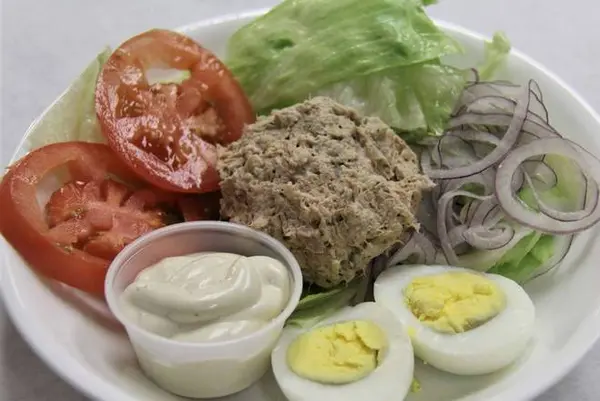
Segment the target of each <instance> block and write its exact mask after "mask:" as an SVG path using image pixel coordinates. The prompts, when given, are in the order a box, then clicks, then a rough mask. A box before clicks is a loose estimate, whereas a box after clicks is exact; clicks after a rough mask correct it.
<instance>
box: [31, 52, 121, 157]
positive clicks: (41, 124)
mask: <svg viewBox="0 0 600 401" xmlns="http://www.w3.org/2000/svg"><path fill="white" fill-rule="evenodd" d="M111 53H112V51H111V49H110V48H106V49H104V50H103V51H102V52H101V53H100V54H98V55H97V56H96V58H95V59H94V60H93V61H92V62H91V63H90V64H89V65H88V66H87V67H86V68H85V70H84V71H83V72H82V73H81V75H80V76H79V77H78V78H77V79H76V80H75V81H74V82H73V83H72V84H71V85H70V86H69V88H68V89H67V90H66V91H65V93H64V94H63V95H62V96H61V97H60V98H59V99H58V100H57V101H56V103H54V104H53V105H52V106H51V107H50V108H49V109H48V111H47V113H46V114H44V115H43V116H42V117H41V120H39V121H38V122H37V125H36V126H35V129H34V130H33V131H32V132H31V135H30V136H29V138H28V145H29V148H30V149H36V148H40V147H42V146H45V145H49V144H51V143H55V142H67V141H86V142H104V138H103V136H102V133H101V131H100V126H99V124H98V120H97V119H96V109H95V104H94V92H95V90H96V81H97V79H98V75H99V74H100V71H101V70H102V66H103V65H104V63H106V60H108V58H109V57H110V55H111Z"/></svg>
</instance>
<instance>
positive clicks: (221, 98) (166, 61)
mask: <svg viewBox="0 0 600 401" xmlns="http://www.w3.org/2000/svg"><path fill="white" fill-rule="evenodd" d="M151 68H163V69H164V68H172V69H177V70H187V71H189V72H190V74H191V76H190V78H188V79H186V80H185V81H183V82H182V83H181V84H175V83H172V84H149V83H148V79H147V74H146V73H147V71H148V70H149V69H151ZM96 114H97V116H98V119H99V121H100V124H101V126H102V131H103V133H104V135H105V136H106V138H107V141H108V144H109V146H110V147H111V148H112V149H113V150H114V151H115V152H116V153H117V154H118V156H119V157H120V158H121V159H122V160H123V161H124V162H125V163H126V164H127V165H128V166H129V167H131V168H132V170H133V171H135V172H136V173H137V174H138V175H139V176H140V177H142V178H144V179H145V180H147V181H148V182H150V183H152V184H154V185H156V186H158V187H160V188H163V189H166V190H169V191H177V192H212V191H214V190H216V189H218V185H219V177H218V173H217V171H216V168H215V164H216V157H217V156H216V146H215V145H216V144H227V143H230V142H232V141H235V140H236V139H238V138H239V137H240V136H241V135H242V130H243V128H244V125H245V124H249V123H252V122H254V121H255V115H254V112H253V111H252V107H251V105H250V103H249V101H248V99H247V98H246V96H245V94H244V92H243V90H242V89H241V87H240V85H239V84H238V82H237V81H236V80H235V78H234V77H233V75H232V74H231V73H230V72H229V70H228V69H227V68H226V67H225V65H223V63H222V62H221V61H220V60H219V59H218V58H217V57H216V56H215V55H214V54H212V53H211V52H210V51H208V50H207V49H204V48H203V47H201V46H200V45H198V44H197V43H196V42H194V41H193V40H192V39H190V38H188V37H187V36H184V35H181V34H179V33H175V32H171V31H166V30H158V29H155V30H151V31H148V32H145V33H142V34H140V35H138V36H135V37H133V38H131V39H129V40H128V41H126V42H125V43H123V44H122V45H121V46H120V47H119V48H118V49H117V50H115V52H114V53H113V54H112V55H111V56H110V58H109V59H108V61H107V62H106V64H105V65H104V67H103V69H102V71H101V73H100V76H99V78H98V83H97V85H96Z"/></svg>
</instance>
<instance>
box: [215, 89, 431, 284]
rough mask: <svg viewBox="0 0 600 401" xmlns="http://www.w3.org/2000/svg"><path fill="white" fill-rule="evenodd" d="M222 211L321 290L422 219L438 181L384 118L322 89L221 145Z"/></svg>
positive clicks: (356, 272) (352, 273)
mask: <svg viewBox="0 0 600 401" xmlns="http://www.w3.org/2000/svg"><path fill="white" fill-rule="evenodd" d="M217 168H218V170H219V174H220V176H221V192H222V196H223V198H222V200H221V214H222V216H223V217H225V218H229V219H230V220H231V221H232V222H236V223H240V224H244V225H247V226H250V227H252V228H254V229H257V230H260V231H263V232H266V233H268V234H269V235H271V236H273V237H275V238H277V239H279V240H280V241H281V242H283V243H284V244H285V245H286V246H287V247H288V248H289V249H290V251H291V252H292V253H293V254H294V255H295V256H296V258H297V259H298V262H299V263H300V266H301V267H302V271H303V275H304V279H305V280H306V281H307V282H308V283H314V284H316V285H318V286H320V287H323V288H331V287H333V286H336V285H338V284H341V283H347V282H349V281H351V280H352V279H353V278H355V277H357V276H360V275H362V274H364V272H365V269H366V268H367V266H368V264H369V262H370V261H371V259H373V258H374V257H376V256H378V255H380V254H382V253H383V252H384V251H386V250H387V249H389V248H390V247H392V246H393V245H394V244H396V243H398V242H400V241H401V240H402V239H403V234H404V233H405V232H406V231H407V230H409V229H411V228H415V227H417V220H416V218H415V213H416V210H417V207H418V204H419V202H420V200H421V192H422V191H423V190H424V189H427V188H430V187H431V186H432V182H431V181H430V180H429V179H428V178H427V177H426V176H424V175H422V174H421V173H420V172H419V167H418V163H417V157H416V155H415V153H413V151H412V150H411V149H410V148H409V147H408V145H407V144H406V143H405V142H404V141H403V140H402V139H400V138H399V137H398V136H397V135H396V134H395V133H394V132H393V131H392V129H391V128H390V127H389V126H387V125H386V124H385V123H383V122H382V121H381V120H380V119H379V118H370V117H361V116H359V115H358V114H357V113H356V112H355V111H354V110H352V109H350V108H347V107H345V106H343V105H341V104H338V103H336V102H335V101H333V100H331V99H329V98H325V97H315V98H313V99H311V100H308V101H306V102H304V103H301V104H297V105H295V106H292V107H288V108H286V109H282V110H277V111H274V112H273V113H272V114H271V115H270V116H268V117H262V118H259V120H258V121H257V122H256V123H254V124H252V125H249V126H248V127H246V130H245V132H244V135H243V136H242V137H241V138H240V139H239V140H238V141H236V142H234V143H232V144H230V145H228V146H227V147H220V148H219V152H218V163H217Z"/></svg>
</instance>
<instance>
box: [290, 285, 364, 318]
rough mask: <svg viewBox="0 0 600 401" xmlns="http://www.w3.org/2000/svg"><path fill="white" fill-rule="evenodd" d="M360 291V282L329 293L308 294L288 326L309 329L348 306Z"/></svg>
mask: <svg viewBox="0 0 600 401" xmlns="http://www.w3.org/2000/svg"><path fill="white" fill-rule="evenodd" d="M357 290H358V281H354V282H352V283H351V284H349V285H347V286H346V285H341V286H338V287H335V288H332V289H330V290H327V291H320V292H316V293H310V292H307V293H306V294H304V295H303V297H302V298H301V299H300V302H299V304H298V306H297V307H296V309H295V310H294V313H292V315H291V316H290V317H289V319H288V320H287V322H286V325H291V326H296V327H301V328H308V327H312V326H314V325H315V324H317V323H319V322H320V321H321V320H323V319H326V318H327V317H328V316H331V315H332V314H333V313H335V312H336V311H338V310H340V309H341V308H343V307H345V306H347V305H348V304H349V303H350V301H351V300H352V298H354V296H355V295H356V292H357Z"/></svg>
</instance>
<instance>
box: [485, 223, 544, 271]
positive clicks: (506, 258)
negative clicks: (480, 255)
mask: <svg viewBox="0 0 600 401" xmlns="http://www.w3.org/2000/svg"><path fill="white" fill-rule="evenodd" d="M554 241H555V239H554V236H552V235H547V234H542V233H540V232H534V233H532V234H529V235H528V236H527V237H525V238H523V239H522V240H521V241H519V242H518V243H517V245H516V246H515V247H513V248H511V249H510V250H509V251H508V252H506V253H505V254H504V255H503V256H502V258H501V259H500V260H499V261H498V263H497V264H496V265H495V266H494V267H492V268H491V269H490V270H489V271H488V272H489V273H496V274H500V275H502V276H504V277H508V278H510V279H512V280H514V281H516V282H518V283H522V282H524V281H526V280H527V279H528V278H530V277H531V276H532V275H533V274H534V273H535V271H536V270H537V269H538V268H539V267H540V266H543V265H544V264H546V262H548V261H549V260H550V259H551V258H552V256H553V255H554Z"/></svg>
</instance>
